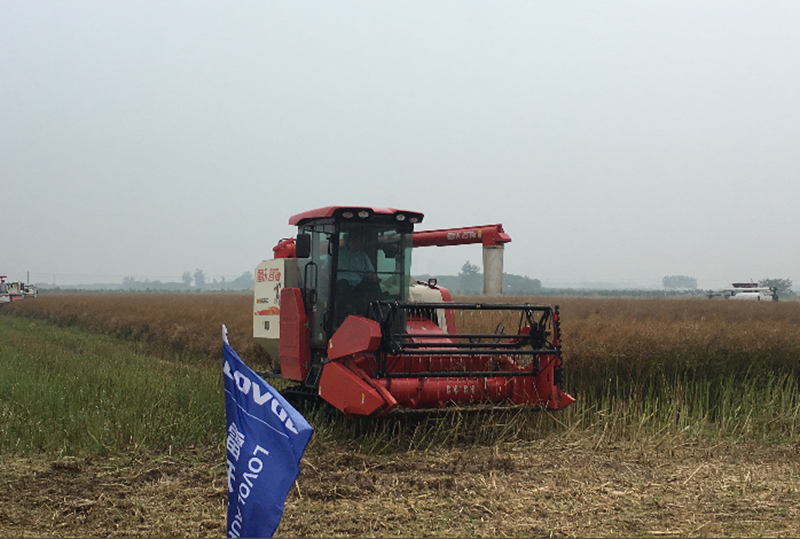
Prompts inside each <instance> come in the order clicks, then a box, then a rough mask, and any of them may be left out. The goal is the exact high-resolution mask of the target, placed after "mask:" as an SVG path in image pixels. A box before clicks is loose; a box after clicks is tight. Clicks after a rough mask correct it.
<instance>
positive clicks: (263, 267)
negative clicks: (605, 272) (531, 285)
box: [253, 206, 574, 417]
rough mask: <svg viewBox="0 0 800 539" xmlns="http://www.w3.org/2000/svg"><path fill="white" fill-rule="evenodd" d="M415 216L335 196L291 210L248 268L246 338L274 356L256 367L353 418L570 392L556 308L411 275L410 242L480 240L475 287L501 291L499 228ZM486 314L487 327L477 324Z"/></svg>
mask: <svg viewBox="0 0 800 539" xmlns="http://www.w3.org/2000/svg"><path fill="white" fill-rule="evenodd" d="M422 218H423V215H422V214H421V213H417V212H409V211H402V210H395V209H389V208H369V207H338V206H330V207H326V208H320V209H318V210H312V211H309V212H305V213H302V214H299V215H295V216H294V217H292V218H291V219H290V220H289V224H291V225H296V226H297V227H298V234H297V237H296V238H291V239H287V240H282V241H281V242H280V243H279V244H278V245H276V246H275V247H274V249H273V251H274V254H275V258H273V259H272V260H265V261H263V262H262V263H261V264H260V265H259V266H258V267H257V268H256V271H255V281H256V283H255V297H254V317H253V336H254V338H255V340H256V341H258V342H259V343H260V344H261V345H262V346H263V347H264V348H265V349H266V350H267V351H268V352H269V354H270V357H271V358H272V360H273V365H272V367H273V369H272V371H271V372H268V373H262V374H264V375H265V376H268V377H277V378H283V379H286V380H293V381H295V382H297V385H296V386H295V387H294V388H293V389H292V390H291V392H294V393H299V394H301V395H306V396H319V397H321V398H322V399H323V400H325V401H327V402H328V403H330V404H332V405H333V406H335V407H336V408H337V409H339V410H340V411H342V412H343V413H345V414H347V415H349V416H354V417H365V416H374V415H381V414H386V413H388V412H389V411H391V410H392V409H394V408H397V407H400V408H406V409H430V408H441V407H444V406H448V405H453V404H455V405H485V404H491V405H500V406H511V405H520V406H534V407H540V408H547V409H550V410H558V409H561V408H564V407H565V406H567V405H569V404H570V403H572V402H574V399H573V398H572V397H571V396H570V395H568V394H567V393H565V392H564V391H563V374H562V373H563V371H562V359H561V335H560V331H559V322H560V321H559V313H558V308H557V307H556V308H552V307H551V306H549V305H530V304H525V305H519V304H502V303H488V302H487V303H454V302H452V301H451V297H450V294H449V293H448V291H447V290H446V289H444V288H442V287H439V286H437V285H436V282H435V281H433V280H432V281H431V282H429V283H423V282H417V281H413V280H411V278H410V274H411V253H412V250H413V248H414V247H422V246H429V245H439V246H444V245H458V244H464V243H481V244H483V247H484V268H485V270H486V273H487V274H488V275H486V277H485V281H484V286H485V288H488V289H490V290H492V289H494V290H497V293H499V291H500V290H501V289H502V288H501V286H502V285H501V279H502V248H503V245H504V243H507V242H509V241H511V238H509V237H508V236H507V235H506V234H505V233H504V232H503V230H502V226H500V225H488V226H484V227H469V228H462V229H448V230H437V231H425V232H417V233H415V232H414V225H415V224H417V223H420V222H421V221H422ZM489 269H491V271H489ZM478 322H480V324H479V323H478ZM457 323H460V324H462V325H464V326H465V328H466V329H467V330H468V331H467V332H464V333H459V332H458V331H457V328H456V325H457ZM487 324H489V325H490V326H491V330H490V331H486V330H484V329H477V330H476V329H475V328H477V327H480V328H484V327H486V326H487ZM473 326H475V327H473ZM505 328H510V332H509V333H506V331H505ZM511 328H513V329H511Z"/></svg>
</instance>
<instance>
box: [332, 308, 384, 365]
mask: <svg viewBox="0 0 800 539" xmlns="http://www.w3.org/2000/svg"><path fill="white" fill-rule="evenodd" d="M380 344H381V326H380V324H378V323H377V322H376V321H374V320H370V319H369V318H364V317H363V316H354V315H351V316H348V317H347V318H346V319H345V321H344V322H342V325H341V326H339V329H338V330H336V333H334V334H333V337H331V340H330V341H329V342H328V359H340V358H343V357H346V356H353V355H355V354H358V353H360V352H374V351H375V350H377V349H378V347H379V346H380Z"/></svg>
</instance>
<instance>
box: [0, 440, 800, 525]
mask: <svg viewBox="0 0 800 539" xmlns="http://www.w3.org/2000/svg"><path fill="white" fill-rule="evenodd" d="M226 484H227V483H226V477H225V466H224V456H223V454H222V453H221V452H220V453H219V454H210V453H205V454H196V455H182V456H178V455H173V456H170V455H160V456H151V457H145V456H141V455H140V456H137V457H129V456H128V457H96V458H91V459H85V458H84V459H76V458H69V457H67V458H59V459H56V460H53V459H46V458H44V457H10V456H2V457H0V487H2V488H0V536H2V537H120V536H126V537H205V536H224V535H225V510H226ZM276 535H278V536H294V537H297V536H303V537H369V536H378V537H394V536H402V537H464V536H472V537H505V536H509V537H522V536H525V537H534V536H565V537H574V536H579V537H608V536H616V537H619V536H653V537H670V536H680V537H692V536H716V537H722V536H737V537H757V536H771V537H780V536H791V537H798V536H800V448H798V447H787V446H764V445H752V444H747V443H737V444H731V443H720V444H716V445H696V444H691V445H685V444H680V443H678V442H676V441H671V440H670V439H666V438H665V439H661V440H650V441H644V442H632V443H622V444H618V445H608V444H604V443H603V440H602V438H601V439H591V438H584V439H578V440H568V439H566V438H564V437H563V436H562V437H551V438H546V439H543V440H539V441H536V442H533V443H525V444H520V445H508V446H497V447H473V448H468V449H441V450H437V451H427V452H404V453H395V454H391V455H379V456H375V455H365V454H363V453H360V452H358V451H355V450H349V449H347V448H342V447H340V446H333V447H326V448H323V447H320V445H319V444H317V445H315V444H313V443H312V446H311V447H309V451H307V453H306V456H305V457H304V459H303V461H302V463H301V472H300V477H299V479H298V481H297V483H296V485H295V487H294V488H293V489H292V492H291V493H290V495H289V497H288V499H287V502H286V512H285V515H284V518H283V521H282V523H281V526H280V527H279V528H278V532H277V534H276Z"/></svg>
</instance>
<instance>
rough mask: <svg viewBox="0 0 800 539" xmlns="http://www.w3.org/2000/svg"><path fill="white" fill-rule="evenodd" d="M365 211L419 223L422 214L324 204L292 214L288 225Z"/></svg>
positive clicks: (390, 209) (370, 213)
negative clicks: (322, 206) (400, 217)
mask: <svg viewBox="0 0 800 539" xmlns="http://www.w3.org/2000/svg"><path fill="white" fill-rule="evenodd" d="M363 211H366V212H367V213H368V214H369V216H368V217H367V218H369V217H373V216H375V215H386V216H395V218H397V216H400V215H402V216H404V217H403V218H402V219H403V220H405V219H409V220H411V219H412V218H415V219H414V220H413V221H411V222H412V223H421V222H422V218H423V214H422V213H420V212H416V211H406V210H398V209H395V208H373V207H371V206H325V207H324V208H317V209H315V210H309V211H305V212H303V213H298V214H297V215H293V216H291V217H290V218H289V224H290V225H299V224H302V223H303V221H307V220H312V219H325V218H331V217H341V216H343V215H344V213H345V212H352V213H353V214H355V215H358V213H359V212H363Z"/></svg>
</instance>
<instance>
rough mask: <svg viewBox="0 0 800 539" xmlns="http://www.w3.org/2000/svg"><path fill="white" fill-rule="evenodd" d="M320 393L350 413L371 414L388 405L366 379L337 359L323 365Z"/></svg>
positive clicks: (358, 414)
mask: <svg viewBox="0 0 800 539" xmlns="http://www.w3.org/2000/svg"><path fill="white" fill-rule="evenodd" d="M318 393H319V396H320V397H322V398H323V399H324V400H325V401H326V402H328V403H330V404H332V405H333V406H335V407H336V408H337V409H338V410H339V411H341V412H344V413H345V414H348V415H354V416H370V415H373V414H376V413H378V412H379V411H380V410H381V409H382V408H384V407H386V406H387V402H386V400H385V399H384V398H383V397H381V395H380V393H378V391H377V390H375V389H374V388H372V387H371V386H370V384H369V383H367V381H366V380H363V379H362V378H361V377H359V376H358V375H357V374H356V373H355V372H353V371H352V370H350V369H348V368H347V367H345V366H344V365H342V364H341V363H337V362H335V361H332V362H330V363H326V364H325V367H323V369H322V376H321V377H320V380H319V389H318Z"/></svg>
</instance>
